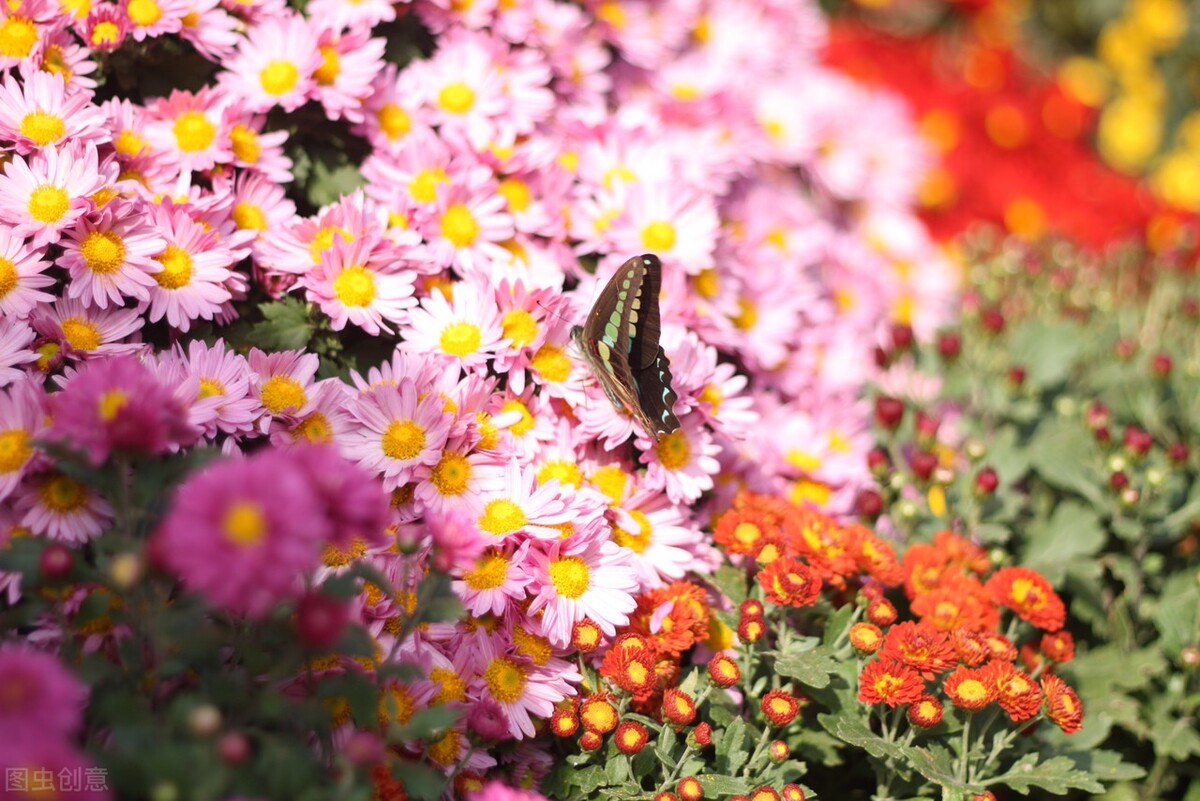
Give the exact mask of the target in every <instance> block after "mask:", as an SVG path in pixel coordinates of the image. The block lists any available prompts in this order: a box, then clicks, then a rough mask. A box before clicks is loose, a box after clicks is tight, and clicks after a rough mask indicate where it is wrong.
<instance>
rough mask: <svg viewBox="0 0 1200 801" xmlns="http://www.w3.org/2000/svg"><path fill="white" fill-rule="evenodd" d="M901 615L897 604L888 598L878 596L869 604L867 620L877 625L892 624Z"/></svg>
mask: <svg viewBox="0 0 1200 801" xmlns="http://www.w3.org/2000/svg"><path fill="white" fill-rule="evenodd" d="M899 617H900V613H899V612H897V611H896V605H895V604H894V603H892V602H891V601H889V600H888V599H887V598H877V599H876V600H874V601H871V603H869V604H867V620H869V621H871V622H872V623H874V624H875V625H876V626H890V625H892V624H893V623H895V622H896V619H897V618H899Z"/></svg>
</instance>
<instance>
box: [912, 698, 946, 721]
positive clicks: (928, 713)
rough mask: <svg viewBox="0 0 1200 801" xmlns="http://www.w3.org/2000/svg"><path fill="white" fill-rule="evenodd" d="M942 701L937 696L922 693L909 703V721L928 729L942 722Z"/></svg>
mask: <svg viewBox="0 0 1200 801" xmlns="http://www.w3.org/2000/svg"><path fill="white" fill-rule="evenodd" d="M942 714H943V710H942V702H941V701H940V700H938V699H937V697H936V696H932V695H922V696H921V697H920V698H918V699H917V700H915V701H913V702H912V703H911V704H909V705H908V722H909V723H911V724H912V725H914V726H918V727H920V728H922V729H928V728H929V727H931V726H936V725H938V724H939V723H941V722H942Z"/></svg>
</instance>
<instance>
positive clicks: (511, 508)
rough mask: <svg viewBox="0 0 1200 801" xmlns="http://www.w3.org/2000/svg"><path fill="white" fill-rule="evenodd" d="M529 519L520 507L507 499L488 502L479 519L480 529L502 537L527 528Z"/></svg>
mask: <svg viewBox="0 0 1200 801" xmlns="http://www.w3.org/2000/svg"><path fill="white" fill-rule="evenodd" d="M526 522H527V518H526V517H525V512H524V511H523V510H522V509H521V507H520V506H517V505H516V504H515V503H513V502H512V501H510V500H508V499H507V498H497V499H495V500H492V501H488V503H487V506H485V507H483V514H482V515H481V516H480V518H479V528H480V529H482V530H483V531H486V532H487V533H489V534H495V535H496V536H501V535H503V534H509V533H511V532H513V531H517V530H519V529H521V528H524V527H525V523H526Z"/></svg>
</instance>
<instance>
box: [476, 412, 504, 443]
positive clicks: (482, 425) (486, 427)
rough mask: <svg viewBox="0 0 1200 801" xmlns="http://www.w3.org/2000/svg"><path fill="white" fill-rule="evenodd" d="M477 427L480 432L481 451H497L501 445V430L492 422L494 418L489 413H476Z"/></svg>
mask: <svg viewBox="0 0 1200 801" xmlns="http://www.w3.org/2000/svg"><path fill="white" fill-rule="evenodd" d="M475 427H476V428H477V429H478V430H479V449H480V450H484V451H491V450H495V449H496V446H497V445H499V444H500V429H498V428H496V424H495V423H493V422H492V416H491V415H490V414H488V413H487V412H476V413H475Z"/></svg>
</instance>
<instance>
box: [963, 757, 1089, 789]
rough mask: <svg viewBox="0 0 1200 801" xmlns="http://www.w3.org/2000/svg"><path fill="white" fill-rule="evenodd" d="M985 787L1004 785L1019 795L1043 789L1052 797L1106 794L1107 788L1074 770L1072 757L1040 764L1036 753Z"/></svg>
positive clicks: (993, 779)
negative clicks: (1078, 792)
mask: <svg viewBox="0 0 1200 801" xmlns="http://www.w3.org/2000/svg"><path fill="white" fill-rule="evenodd" d="M985 784H988V785H992V784H1004V785H1007V786H1008V787H1011V788H1013V789H1014V790H1016V791H1017V792H1019V793H1022V794H1028V793H1029V791H1030V790H1034V789H1037V790H1044V791H1046V792H1048V793H1052V794H1053V795H1066V793H1067V791H1068V790H1083V791H1084V792H1088V793H1102V792H1104V785H1103V784H1101V783H1100V782H1098V781H1096V778H1095V777H1094V776H1091V775H1089V774H1087V773H1085V772H1083V771H1081V770H1078V769H1077V768H1076V767H1075V763H1074V762H1072V761H1071V759H1070V758H1069V757H1065V756H1056V757H1052V758H1051V759H1048V760H1046V761H1045V762H1038V755H1037V754H1026V755H1025V756H1023V757H1021V759H1019V760H1017V763H1016V764H1015V765H1013V766H1012V768H1011V769H1009V771H1008V772H1006V773H1003V774H1001V775H999V776H996V777H994V778H992V779H989V780H988V781H986V782H985Z"/></svg>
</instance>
